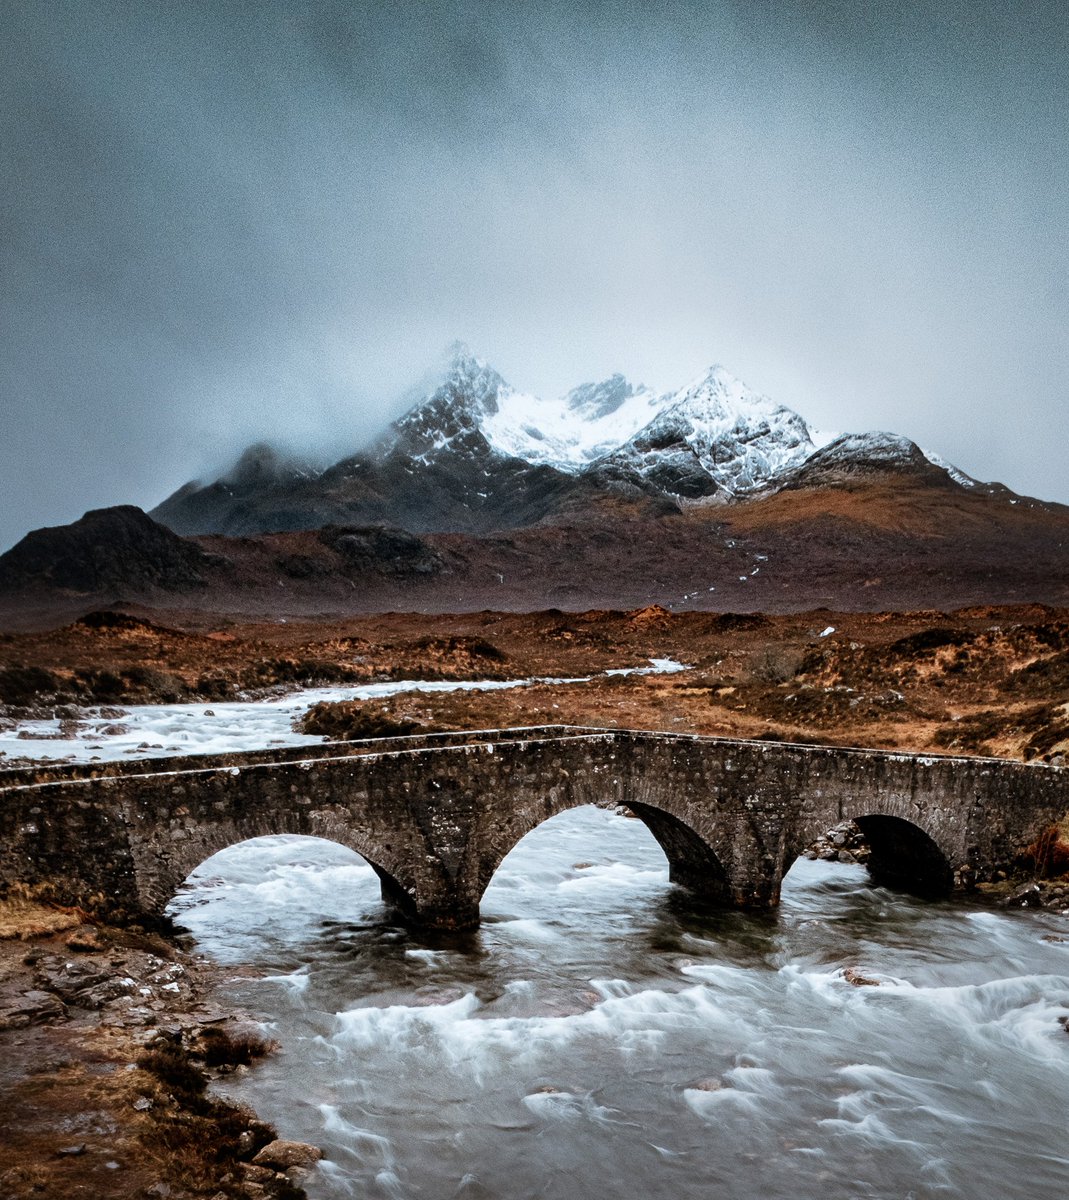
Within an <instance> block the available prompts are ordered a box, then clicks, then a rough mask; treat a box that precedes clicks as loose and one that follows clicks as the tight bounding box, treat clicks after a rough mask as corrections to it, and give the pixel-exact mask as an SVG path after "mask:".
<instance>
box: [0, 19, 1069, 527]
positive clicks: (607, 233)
mask: <svg viewBox="0 0 1069 1200" xmlns="http://www.w3.org/2000/svg"><path fill="white" fill-rule="evenodd" d="M2 19H3V23H4V27H5V31H6V33H7V37H6V38H5V41H4V49H3V50H0V55H2V58H0V75H2V79H0V89H2V92H0V95H2V102H3V108H4V113H5V120H4V122H3V125H2V129H0V168H2V169H0V222H2V224H0V235H2V237H0V272H2V278H3V285H4V286H3V288H2V291H0V333H2V337H0V405H2V409H3V412H2V417H3V437H2V438H0V470H2V472H3V478H4V480H5V504H4V506H3V512H2V513H0V546H2V545H7V544H9V543H10V542H13V541H14V540H16V539H17V538H18V537H19V536H21V534H22V533H23V532H25V531H26V529H28V528H30V527H32V526H35V525H39V524H42V523H55V522H59V521H66V520H69V519H72V518H74V517H76V516H78V515H79V514H80V513H81V511H82V510H83V509H85V508H87V507H91V506H96V505H101V504H110V503H117V502H122V501H131V500H132V501H134V502H139V503H142V504H145V505H151V504H152V503H154V502H156V501H157V500H159V499H160V498H161V497H162V496H163V495H164V494H165V493H167V492H168V491H169V490H171V489H172V488H173V487H175V486H177V485H178V484H180V483H182V482H184V480H185V479H186V478H188V477H191V476H193V475H195V474H210V473H211V471H213V470H216V469H218V468H220V467H221V466H222V465H224V463H225V461H226V460H227V459H228V458H229V457H231V456H232V455H233V454H235V453H236V452H237V450H238V449H239V448H240V447H241V446H242V445H243V444H246V443H247V442H250V441H253V440H257V439H260V438H262V437H268V438H272V439H276V440H281V441H283V442H288V443H290V444H292V445H294V446H295V447H297V448H300V449H307V450H311V451H314V452H317V453H320V454H322V455H324V456H328V457H329V456H330V455H331V454H336V455H337V454H341V453H345V452H348V451H350V450H351V449H353V448H354V447H355V446H356V445H358V444H359V443H360V442H361V441H362V440H363V439H364V438H366V437H368V436H369V435H370V434H372V433H373V432H374V431H375V429H376V428H377V427H378V426H379V425H380V424H381V423H383V422H384V421H386V420H387V419H388V418H389V417H390V416H392V415H394V413H395V411H396V407H397V403H398V402H397V400H396V397H397V396H399V395H400V394H401V392H402V391H403V389H404V388H405V387H406V385H407V384H409V383H410V382H411V381H412V380H413V379H415V378H416V377H418V376H419V375H420V374H421V372H422V370H423V369H424V367H425V365H426V363H427V362H428V360H429V359H431V358H432V357H433V355H434V354H435V353H436V352H437V351H438V350H439V348H440V347H441V346H442V345H444V344H445V343H447V342H449V341H451V340H452V339H453V338H454V337H458V336H459V337H463V338H464V339H465V340H467V341H468V342H470V343H471V344H473V345H474V346H475V347H476V348H477V349H478V350H480V352H481V353H483V354H484V355H485V356H486V357H488V358H490V359H491V360H492V361H494V363H495V364H496V365H497V366H498V367H499V369H501V370H502V372H503V373H504V374H505V375H506V376H507V377H509V378H510V379H511V380H512V381H513V382H515V383H516V384H517V385H518V386H522V387H524V388H525V389H528V390H531V391H535V392H539V391H543V392H559V391H562V390H564V389H565V388H567V387H568V386H570V385H572V384H574V383H576V382H578V381H580V380H583V379H589V378H592V377H597V376H602V375H607V374H610V373H611V372H613V371H616V370H623V371H626V372H627V373H629V374H631V375H632V376H634V377H636V378H640V379H644V380H646V381H647V382H650V383H652V384H658V385H664V386H668V385H671V384H677V383H679V382H681V381H682V380H684V379H685V378H686V377H687V376H689V375H691V374H694V373H697V372H698V371H700V370H701V369H703V368H704V367H705V366H707V365H708V364H709V363H710V362H711V361H714V360H719V361H722V362H724V363H725V364H726V365H727V366H728V367H729V368H730V369H732V370H733V371H734V372H735V373H737V374H739V375H741V376H742V377H743V378H745V379H746V380H747V381H748V382H749V383H750V384H751V385H753V386H755V387H758V388H760V389H761V390H764V391H766V392H768V393H770V394H772V395H774V396H775V397H776V398H777V399H778V400H781V401H782V402H784V403H786V404H789V405H791V406H793V407H795V408H797V409H798V410H799V411H800V412H802V413H803V414H804V415H805V416H806V417H807V418H809V419H811V420H812V421H814V422H815V423H817V424H819V425H823V426H825V427H831V428H848V429H861V428H888V429H891V430H895V431H898V432H901V433H905V434H907V435H909V436H911V437H913V438H915V439H916V440H918V441H920V442H921V443H922V444H924V445H926V446H927V447H929V448H931V449H933V450H937V451H938V452H940V453H941V454H943V455H944V456H945V457H947V458H949V459H951V460H952V461H955V462H957V463H958V464H959V465H960V466H961V467H962V468H963V469H965V470H967V471H969V472H970V473H972V474H975V475H978V476H981V477H985V478H1001V479H1002V480H1003V481H1004V482H1006V483H1008V484H1010V486H1012V487H1015V488H1017V489H1018V490H1021V491H1025V492H1031V493H1034V494H1040V495H1043V496H1046V497H1049V498H1054V499H1062V500H1069V490H1067V488H1066V485H1065V474H1064V470H1063V468H1062V464H1061V447H1062V446H1064V444H1065V442H1066V434H1067V433H1069V430H1067V428H1066V426H1067V415H1066V413H1067V409H1066V404H1065V391H1064V380H1065V378H1066V375H1067V368H1069V345H1067V339H1066V338H1065V336H1064V330H1065V328H1066V327H1067V326H1069V319H1067V318H1069V312H1067V311H1066V309H1067V306H1069V301H1067V299H1066V297H1067V294H1069V289H1067V287H1066V282H1067V280H1069V269H1067V268H1069V252H1067V249H1066V238H1065V230H1066V227H1067V220H1066V218H1067V216H1069V212H1067V207H1069V201H1067V196H1069V187H1067V185H1069V178H1067V175H1069V170H1067V158H1066V151H1065V147H1064V129H1065V128H1066V118H1067V117H1069V98H1067V92H1066V88H1067V84H1066V79H1067V78H1069V73H1067V71H1066V66H1067V58H1069V54H1067V26H1069V22H1067V20H1066V17H1065V14H1064V9H1063V7H1062V6H1061V5H1055V4H1046V3H1042V2H1039V0H1035V2H1032V3H1023V4H1019V5H1014V6H1012V7H1011V6H1005V5H1000V4H996V3H994V2H992V3H972V4H969V5H936V4H922V3H912V4H899V5H854V4H845V3H844V4H827V3H820V4H817V3H813V4H798V3H786V2H783V3H777V2H775V0H765V2H763V3H762V2H757V3H753V2H747V3H745V4H743V3H735V4H733V3H726V2H725V3H721V4H709V3H702V4H698V3H682V2H679V3H672V2H669V3H665V4H661V5H657V6H652V5H639V4H624V3H617V4H598V3H581V4H571V5H565V4H556V3H544V4H527V5H522V6H520V5H516V6H513V5H502V4H498V3H490V2H489V0H487V2H485V3H475V2H474V0H472V2H468V3H455V4H440V3H426V4H402V3H386V2H380V3H374V4H370V3H362V4H361V3H343V2H342V0H334V2H320V3H293V2H291V3H284V2H283V0H277V2H275V3H256V4H252V3H208V2H204V3H197V2H186V3H177V4H174V5H146V4H141V3H133V2H131V3H115V2H108V0H98V2H96V3H92V4H86V3H83V2H78V3H60V2H58V0H55V2H45V0H24V2H21V3H16V2H14V0H6V2H4V3H3V4H2Z"/></svg>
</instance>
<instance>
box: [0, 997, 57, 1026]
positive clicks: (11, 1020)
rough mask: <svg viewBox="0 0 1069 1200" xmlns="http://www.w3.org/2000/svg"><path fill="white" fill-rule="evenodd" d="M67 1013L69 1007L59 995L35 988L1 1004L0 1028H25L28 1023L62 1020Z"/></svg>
mask: <svg viewBox="0 0 1069 1200" xmlns="http://www.w3.org/2000/svg"><path fill="white" fill-rule="evenodd" d="M66 1015H67V1007H66V1005H65V1004H64V1003H63V1001H62V1000H60V998H59V997H58V996H55V995H53V994H52V992H45V991H40V990H38V989H36V988H34V989H31V990H30V991H28V992H23V994H22V995H21V996H18V997H17V998H15V999H13V1000H8V1001H6V1002H5V1003H4V1004H2V1005H0V1029H25V1028H26V1026H27V1025H43V1024H45V1022H46V1021H59V1020H62V1019H63V1018H64V1017H65V1016H66Z"/></svg>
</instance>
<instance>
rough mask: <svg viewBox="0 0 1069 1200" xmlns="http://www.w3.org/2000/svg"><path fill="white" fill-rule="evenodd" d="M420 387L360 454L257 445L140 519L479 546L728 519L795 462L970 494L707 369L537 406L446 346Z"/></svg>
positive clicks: (620, 379)
mask: <svg viewBox="0 0 1069 1200" xmlns="http://www.w3.org/2000/svg"><path fill="white" fill-rule="evenodd" d="M423 386H424V389H425V390H424V392H423V394H419V395H417V396H416V398H415V399H414V402H413V403H412V405H411V407H410V408H409V409H408V411H407V412H405V413H403V414H402V415H401V416H400V417H399V418H398V419H397V420H395V421H394V422H392V423H391V424H390V425H389V426H388V427H387V428H386V429H385V430H384V431H383V432H382V433H381V434H380V435H379V436H378V437H377V438H375V439H374V440H373V441H372V442H371V443H370V445H368V446H366V447H365V448H364V449H362V450H360V451H358V452H357V453H355V454H352V455H349V456H347V457H345V458H343V459H341V460H340V461H338V462H336V463H334V464H333V465H331V466H329V467H327V468H324V469H319V468H317V467H315V466H313V465H311V464H309V463H307V462H302V461H299V460H296V459H293V458H288V457H286V456H284V455H281V454H279V453H278V452H277V451H275V450H273V449H272V448H271V447H270V446H267V445H265V444H257V445H254V446H251V447H249V448H248V449H247V450H246V451H245V452H244V453H243V454H242V455H241V457H240V458H239V460H238V462H237V463H236V464H235V465H234V466H233V467H232V468H231V469H230V470H229V471H228V472H226V473H225V474H224V475H222V476H221V477H220V478H219V479H217V480H216V481H215V482H213V483H210V484H207V485H201V484H199V483H197V482H191V483H188V484H186V485H184V486H183V487H182V488H180V489H179V490H178V491H177V492H175V493H174V494H173V495H172V496H170V497H168V498H167V499H166V500H165V501H163V503H161V504H160V505H159V506H158V507H157V508H155V509H154V510H153V512H152V516H153V517H154V518H155V519H156V520H159V521H162V522H163V523H164V524H166V525H168V526H170V527H171V528H172V529H174V530H175V531H177V532H179V533H183V534H206V533H225V534H231V535H238V534H251V533H266V532H272V531H282V530H298V529H314V528H318V527H320V526H322V525H326V524H331V523H334V524H389V525H397V526H401V527H404V528H406V529H410V530H413V531H417V532H431V533H444V532H462V533H479V532H487V531H490V530H494V529H508V528H516V527H523V526H529V525H534V524H537V523H538V522H541V521H547V520H558V521H559V520H561V519H564V518H566V517H567V518H568V519H584V518H587V517H591V516H593V515H596V514H597V513H599V512H600V511H601V509H602V508H603V507H604V506H606V505H612V504H616V505H619V504H625V505H628V506H630V507H631V508H632V509H633V510H635V511H641V512H645V513H664V512H670V511H680V510H682V509H683V508H685V507H687V506H688V505H694V504H699V503H710V504H730V503H733V502H737V501H739V500H741V499H744V498H746V497H749V496H753V495H757V494H760V493H762V492H768V491H774V490H776V489H777V488H778V487H780V486H783V485H785V484H786V483H788V482H793V483H794V484H795V485H796V484H797V480H798V479H799V478H802V477H804V473H805V467H806V464H807V463H810V462H812V463H813V470H814V471H823V472H824V473H825V475H827V472H828V471H829V470H834V471H835V472H837V473H838V475H839V476H840V477H845V476H846V475H849V474H855V475H857V474H865V473H866V472H872V471H884V470H887V469H893V470H897V471H900V472H912V473H913V474H914V475H916V476H918V477H928V478H931V479H934V480H937V481H939V482H941V483H945V484H948V485H951V486H962V487H973V486H976V485H975V481H973V480H972V479H970V478H969V477H968V476H967V475H964V474H963V473H962V472H960V471H958V470H957V469H956V468H954V467H950V466H949V465H948V464H944V463H943V462H942V460H934V461H933V459H932V458H929V457H928V456H926V455H925V454H924V453H923V452H922V451H921V450H920V449H918V448H917V446H916V445H914V443H912V442H911V441H909V440H908V439H906V438H904V437H901V436H897V435H890V434H883V433H878V434H853V435H849V436H847V437H839V438H836V437H835V436H834V435H831V434H827V433H819V432H815V431H814V430H812V429H811V428H810V426H809V425H808V424H807V422H806V421H805V420H804V418H803V417H801V416H800V415H799V414H798V413H796V412H793V411H791V410H790V409H788V408H786V407H784V406H783V405H781V404H777V403H775V402H774V401H773V400H771V399H769V398H768V397H766V396H761V395H759V394H757V393H755V392H753V391H752V390H751V389H749V388H748V387H747V386H746V385H745V384H744V383H742V382H741V381H740V380H738V379H736V378H735V377H734V376H732V375H731V374H730V373H729V372H728V371H727V370H726V369H725V368H724V367H722V366H719V365H718V366H714V367H711V368H709V370H707V371H706V372H704V373H703V374H702V375H701V376H699V377H698V378H696V379H694V380H692V381H691V382H690V383H688V384H686V385H684V386H683V387H681V388H678V389H676V390H674V391H669V392H665V393H661V394H658V393H656V392H654V391H653V390H652V389H650V388H647V387H645V386H643V385H641V384H633V383H631V382H630V381H628V380H627V379H626V378H625V377H624V376H623V375H620V374H614V375H612V376H610V377H609V378H608V379H606V380H603V381H601V382H594V383H585V384H581V385H579V386H578V387H575V388H573V389H572V390H571V391H569V392H567V393H566V394H565V395H564V396H563V397H561V398H560V399H558V400H555V401H545V400H540V399H538V398H536V397H534V396H531V395H529V394H526V393H524V392H521V391H518V390H517V389H515V388H513V387H512V386H511V385H510V384H509V383H508V382H507V381H506V380H505V378H504V377H503V376H502V375H501V374H500V373H499V372H498V371H497V370H495V369H494V368H493V367H492V366H491V365H490V364H489V363H487V362H486V361H484V360H483V359H482V358H479V357H477V356H476V355H475V354H474V353H472V351H471V350H470V349H469V348H468V347H467V346H465V345H463V344H462V343H455V344H454V345H453V346H452V347H451V349H450V351H449V353H448V355H447V357H446V360H445V361H444V363H443V365H442V367H441V369H440V370H439V372H438V373H437V375H436V376H435V377H432V378H430V379H428V380H427V381H425V383H424V385H423ZM410 398H411V397H410ZM829 443H830V444H829ZM822 448H823V449H822Z"/></svg>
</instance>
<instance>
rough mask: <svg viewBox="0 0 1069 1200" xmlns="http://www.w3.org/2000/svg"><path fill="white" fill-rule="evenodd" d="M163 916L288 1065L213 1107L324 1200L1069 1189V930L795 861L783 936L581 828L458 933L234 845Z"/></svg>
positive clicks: (882, 1195) (587, 812) (748, 1199)
mask: <svg viewBox="0 0 1069 1200" xmlns="http://www.w3.org/2000/svg"><path fill="white" fill-rule="evenodd" d="M173 912H174V914H175V915H176V916H177V917H178V918H179V920H180V921H181V922H182V923H183V924H184V925H185V926H186V927H188V928H189V929H190V930H191V931H192V932H193V934H194V935H195V937H196V940H197V943H198V945H199V948H200V949H201V950H202V951H203V952H204V953H206V954H207V955H209V956H211V957H212V958H214V959H216V960H218V961H221V962H223V963H226V964H231V965H232V967H233V979H232V981H231V982H229V983H228V984H227V985H226V987H225V989H224V990H225V996H224V999H225V1000H226V1001H228V1002H230V1003H233V1004H240V1005H242V1006H244V1007H246V1008H249V1009H251V1010H252V1011H255V1012H258V1013H260V1014H263V1015H264V1016H265V1018H266V1025H267V1028H268V1030H269V1031H270V1033H271V1035H272V1036H273V1037H274V1038H276V1039H277V1040H278V1042H279V1043H280V1046H281V1049H280V1051H279V1053H278V1054H277V1055H275V1056H273V1057H271V1058H269V1059H268V1060H267V1061H266V1062H264V1063H263V1064H262V1065H260V1066H258V1067H257V1068H256V1069H255V1070H254V1071H252V1072H250V1073H249V1074H248V1075H247V1076H245V1077H243V1078H242V1079H241V1080H239V1081H235V1082H233V1083H231V1084H230V1086H229V1087H228V1088H227V1091H228V1094H230V1095H233V1096H234V1097H236V1098H238V1099H241V1100H244V1101H246V1102H248V1103H249V1104H250V1105H252V1106H253V1107H254V1108H255V1109H256V1110H257V1111H258V1112H259V1113H260V1114H261V1115H262V1116H264V1117H265V1118H266V1119H268V1120H271V1121H273V1122H275V1123H276V1124H277V1125H278V1126H279V1128H280V1129H281V1130H282V1131H283V1136H286V1137H291V1138H298V1139H300V1140H304V1141H310V1142H313V1143H316V1144H317V1145H320V1146H321V1147H322V1148H323V1150H324V1153H325V1155H326V1157H325V1160H324V1162H323V1163H322V1164H321V1167H320V1169H319V1170H318V1171H317V1172H316V1174H315V1176H314V1177H313V1179H312V1180H311V1182H310V1183H309V1184H308V1185H307V1186H308V1192H309V1195H310V1196H311V1197H313V1198H314V1200H336V1198H341V1197H351V1196H352V1197H375V1198H377V1197H382V1198H390V1200H401V1198H404V1200H447V1198H458V1200H459V1198H461V1197H463V1198H465V1200H491V1198H492V1200H528V1198H530V1200H534V1198H536V1197H537V1198H539V1200H576V1198H579V1200H610V1198H611V1200H629V1198H631V1197H641V1198H646V1197H658V1198H659V1197H665V1198H672V1200H686V1198H689V1197H694V1198H698V1197H701V1198H702V1200H707V1198H708V1197H713V1196H724V1197H731V1198H732V1200H779V1198H782V1200H799V1198H800V1197H819V1198H820V1200H855V1198H861V1197H876V1198H879V1200H891V1198H895V1200H928V1198H932V1200H934V1198H936V1197H939V1198H959V1197H960V1198H961V1200H1007V1198H1013V1200H1017V1198H1020V1200H1046V1198H1048V1197H1049V1198H1051V1200H1053V1198H1055V1197H1059V1198H1060V1197H1063V1196H1065V1195H1067V1194H1069V1140H1067V1136H1066V1113H1067V1111H1069V1035H1067V1033H1066V1030H1065V1028H1064V1027H1063V1025H1062V1024H1061V1023H1060V1018H1064V1017H1066V1016H1067V1015H1069V941H1067V940H1065V939H1067V938H1069V917H1067V916H1066V915H1063V914H1057V913H1050V912H999V911H992V910H990V909H986V908H983V907H980V906H978V905H976V904H970V903H966V902H963V901H960V900H959V901H946V902H941V903H931V902H922V901H920V900H914V899H911V898H909V897H905V896H901V895H897V894H894V893H891V892H888V891H885V890H882V889H874V888H872V887H871V886H870V885H869V883H868V877H867V874H866V872H865V870H864V868H862V867H855V866H843V865H837V864H836V865H831V864H827V863H823V862H810V861H807V860H800V861H799V862H798V863H796V864H795V866H794V867H793V869H792V870H791V872H790V873H789V875H788V876H787V879H786V882H785V887H784V893H783V903H782V906H781V908H780V909H779V911H778V912H776V913H775V914H774V915H771V916H767V917H757V916H747V915H742V914H734V913H716V912H710V911H701V910H697V909H695V908H694V907H693V906H692V905H691V904H689V903H688V899H687V896H686V895H685V894H684V893H682V892H680V891H679V890H678V889H677V888H675V887H674V886H672V885H671V884H669V882H668V877H667V864H666V862H665V859H664V856H663V854H662V852H661V850H660V848H659V847H658V845H657V844H656V842H655V841H654V840H653V838H652V836H651V835H650V834H649V832H648V830H647V829H646V828H645V826H644V825H642V823H641V822H639V821H636V820H629V819H625V818H623V817H621V816H617V815H615V814H613V813H610V812H607V811H603V810H600V809H594V808H584V809H578V810H575V811H573V812H570V813H566V814H563V815H561V816H558V817H555V818H553V819H552V820H550V821H547V822H545V823H544V824H543V825H541V826H540V827H539V828H537V829H536V830H534V831H533V832H532V833H530V834H529V835H528V836H527V837H526V838H525V839H524V840H523V841H522V842H521V843H520V844H519V845H518V846H517V847H516V849H515V850H514V851H513V852H512V853H511V854H510V855H509V856H508V858H507V859H506V860H505V861H504V863H503V864H502V866H501V868H500V869H499V870H498V872H497V874H496V876H495V877H494V880H493V882H492V883H491V885H490V888H489V890H488V891H487V893H486V895H485V897H484V900H483V905H482V912H483V919H484V923H483V925H482V927H481V929H480V930H479V931H478V932H476V933H473V934H469V935H464V936H453V937H448V936H441V935H438V936H426V935H417V934H413V933H410V932H407V931H406V930H405V929H403V928H402V927H400V926H398V925H397V924H395V923H393V922H392V921H391V919H390V917H389V914H388V913H387V912H386V911H385V910H384V909H383V907H382V905H381V902H380V900H379V896H378V885H377V882H376V880H375V877H374V875H373V872H372V871H371V869H370V867H368V866H367V865H366V864H365V863H364V862H363V860H361V859H360V858H358V857H357V856H356V855H354V854H352V852H350V851H348V850H345V849H343V848H342V847H339V846H335V845H332V844H330V843H325V842H317V841H315V840H313V839H294V838H269V839H260V840H258V841H255V842H247V843H244V844H242V845H240V846H235V847H231V848H230V849H229V850H226V851H224V852H223V853H222V854H220V855H216V856H215V857H214V858H212V859H210V860H208V862H207V863H205V864H204V865H203V867H202V868H201V869H200V870H199V871H198V872H197V873H196V874H195V875H194V876H193V877H191V879H190V880H189V882H188V884H187V886H186V888H185V889H184V890H183V892H182V894H181V895H180V896H179V897H178V898H177V899H176V901H175V903H174V905H173ZM846 968H855V969H856V970H857V971H859V972H860V973H861V974H862V975H863V976H866V977H868V978H871V979H875V980H878V981H879V986H860V987H857V986H853V985H852V984H851V983H850V982H848V981H847V980H846V979H845V978H844V975H843V971H844V969H846Z"/></svg>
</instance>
